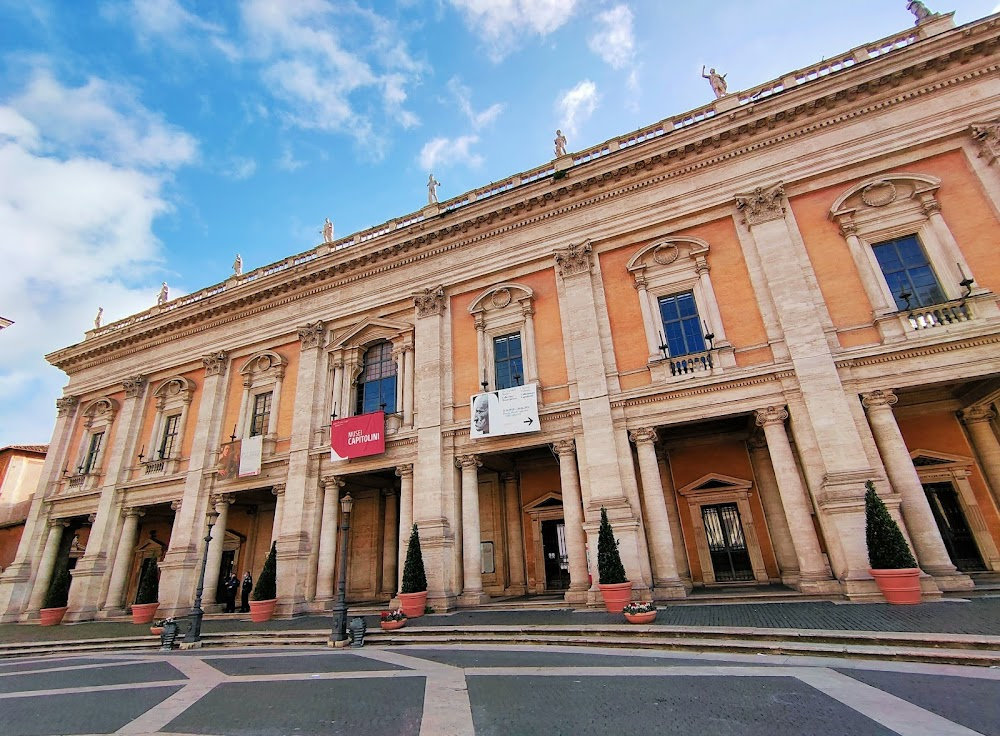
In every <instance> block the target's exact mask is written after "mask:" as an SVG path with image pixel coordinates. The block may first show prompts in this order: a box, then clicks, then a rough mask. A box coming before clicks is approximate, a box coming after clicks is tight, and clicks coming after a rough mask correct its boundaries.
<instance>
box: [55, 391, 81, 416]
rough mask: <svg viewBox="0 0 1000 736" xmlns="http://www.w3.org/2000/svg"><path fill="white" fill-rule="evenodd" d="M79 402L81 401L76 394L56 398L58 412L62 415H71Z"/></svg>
mask: <svg viewBox="0 0 1000 736" xmlns="http://www.w3.org/2000/svg"><path fill="white" fill-rule="evenodd" d="M78 403H80V402H79V401H78V400H77V398H76V397H75V396H63V397H62V398H59V399H56V413H57V414H58V416H61V417H65V416H69V415H70V414H72V413H73V411H74V410H75V409H76V405H77V404H78Z"/></svg>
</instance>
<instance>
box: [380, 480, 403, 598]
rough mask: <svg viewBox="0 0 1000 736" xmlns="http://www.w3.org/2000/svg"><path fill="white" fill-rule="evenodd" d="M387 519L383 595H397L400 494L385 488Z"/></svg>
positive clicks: (383, 534) (383, 490)
mask: <svg viewBox="0 0 1000 736" xmlns="http://www.w3.org/2000/svg"><path fill="white" fill-rule="evenodd" d="M382 498H383V500H384V502H385V518H384V520H383V522H382V595H384V596H388V597H389V598H392V597H393V596H395V595H396V592H397V589H396V581H397V580H398V579H399V575H398V569H397V567H396V566H397V564H398V559H399V494H398V493H397V492H396V489H395V488H383V489H382Z"/></svg>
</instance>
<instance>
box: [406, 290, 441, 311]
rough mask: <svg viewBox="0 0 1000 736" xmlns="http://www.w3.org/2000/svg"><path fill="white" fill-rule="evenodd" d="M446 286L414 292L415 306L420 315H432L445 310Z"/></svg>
mask: <svg viewBox="0 0 1000 736" xmlns="http://www.w3.org/2000/svg"><path fill="white" fill-rule="evenodd" d="M444 303H445V295H444V287H443V286H438V287H437V288H434V289H430V288H427V289H424V290H423V291H418V292H415V293H414V294H413V306H415V307H416V308H417V316H418V317H431V316H433V315H436V314H442V313H443V312H444Z"/></svg>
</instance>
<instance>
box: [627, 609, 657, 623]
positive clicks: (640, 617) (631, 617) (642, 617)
mask: <svg viewBox="0 0 1000 736" xmlns="http://www.w3.org/2000/svg"><path fill="white" fill-rule="evenodd" d="M625 620H626V621H628V622H629V623H630V624H651V623H653V621H655V620H656V611H648V612H646V613H626V614H625Z"/></svg>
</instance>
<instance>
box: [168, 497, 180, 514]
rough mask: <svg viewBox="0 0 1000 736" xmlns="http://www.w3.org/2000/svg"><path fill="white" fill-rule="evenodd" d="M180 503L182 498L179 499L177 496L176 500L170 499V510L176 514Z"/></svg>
mask: <svg viewBox="0 0 1000 736" xmlns="http://www.w3.org/2000/svg"><path fill="white" fill-rule="evenodd" d="M182 503H183V500H182V499H179V498H178V499H177V500H175V501H171V502H170V510H171V511H173V512H174V513H175V514H176V513H177V512H178V511H180V510H181V504H182Z"/></svg>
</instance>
